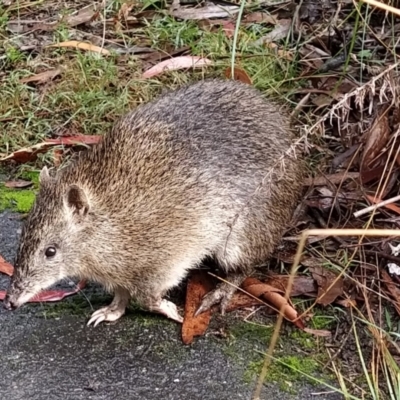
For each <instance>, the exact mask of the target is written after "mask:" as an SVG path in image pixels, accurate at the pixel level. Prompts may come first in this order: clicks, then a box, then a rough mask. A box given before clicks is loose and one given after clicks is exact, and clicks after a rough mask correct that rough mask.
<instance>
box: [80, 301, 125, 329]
mask: <svg viewBox="0 0 400 400" xmlns="http://www.w3.org/2000/svg"><path fill="white" fill-rule="evenodd" d="M124 313H125V308H122V307H120V308H116V307H114V306H112V305H110V306H108V307H103V308H100V309H99V310H97V311H95V312H94V313H93V314H92V316H91V318H90V320H89V322H88V323H87V326H89V325H91V324H93V326H94V327H96V326H97V325H98V324H100V323H101V322H103V321H108V322H113V321H116V320H117V319H119V318H121V317H122V315H124Z"/></svg>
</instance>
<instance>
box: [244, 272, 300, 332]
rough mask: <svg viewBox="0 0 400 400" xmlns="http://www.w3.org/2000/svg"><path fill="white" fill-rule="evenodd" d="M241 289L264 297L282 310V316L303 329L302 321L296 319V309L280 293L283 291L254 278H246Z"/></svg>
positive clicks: (277, 308) (255, 295)
mask: <svg viewBox="0 0 400 400" xmlns="http://www.w3.org/2000/svg"><path fill="white" fill-rule="evenodd" d="M242 287H243V290H245V291H246V292H248V293H250V294H251V295H252V296H254V297H261V296H262V297H264V299H265V300H266V301H267V302H269V303H270V304H271V305H273V306H274V308H275V309H276V310H282V312H283V315H284V317H285V318H286V319H287V320H288V321H290V322H292V323H293V324H294V325H296V326H297V327H298V328H300V329H304V323H303V321H301V320H300V319H298V314H297V311H296V310H295V309H294V308H293V307H292V306H291V305H290V304H289V301H290V300H289V301H287V300H285V298H284V296H283V295H282V294H283V293H284V292H283V291H282V290H280V289H276V288H274V287H273V286H271V285H268V284H265V283H262V282H261V281H259V280H258V279H255V278H247V279H246V280H245V281H244V283H243V285H242Z"/></svg>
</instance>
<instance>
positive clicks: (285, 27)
mask: <svg viewBox="0 0 400 400" xmlns="http://www.w3.org/2000/svg"><path fill="white" fill-rule="evenodd" d="M291 25H292V20H291V19H280V20H279V21H278V23H277V25H276V26H275V28H274V29H273V30H272V31H271V32H270V33H268V34H267V35H265V36H263V37H262V38H260V39H258V40H256V41H255V43H254V44H255V45H258V46H259V45H262V44H266V43H270V42H277V41H278V40H281V39H284V38H285V37H286V36H287V35H288V33H289V30H290V27H291Z"/></svg>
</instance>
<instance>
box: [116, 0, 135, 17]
mask: <svg viewBox="0 0 400 400" xmlns="http://www.w3.org/2000/svg"><path fill="white" fill-rule="evenodd" d="M134 6H135V4H134V3H129V2H127V3H122V6H121V8H120V9H119V11H118V19H120V20H121V19H123V20H125V21H127V20H128V17H129V13H130V12H131V11H132V8H133V7H134Z"/></svg>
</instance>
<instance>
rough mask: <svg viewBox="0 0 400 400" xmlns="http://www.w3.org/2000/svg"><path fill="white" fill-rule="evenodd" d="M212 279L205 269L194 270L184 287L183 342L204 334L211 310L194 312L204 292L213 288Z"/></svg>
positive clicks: (191, 340) (188, 341)
mask: <svg viewBox="0 0 400 400" xmlns="http://www.w3.org/2000/svg"><path fill="white" fill-rule="evenodd" d="M213 286H214V285H213V279H212V278H211V277H210V276H209V275H208V274H207V273H206V272H205V271H201V270H198V271H194V273H193V275H192V276H191V278H190V279H189V282H188V285H187V289H186V302H185V317H184V319H183V324H182V341H183V343H185V344H190V343H192V342H193V339H194V337H195V336H200V335H204V333H205V331H206V330H207V328H208V324H209V323H210V318H211V310H207V311H205V312H203V313H201V314H200V315H198V316H197V317H195V316H194V314H195V312H196V311H197V310H198V308H199V307H200V304H201V301H202V299H203V297H204V295H205V294H207V293H208V292H209V291H210V290H211V289H212V288H213Z"/></svg>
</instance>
